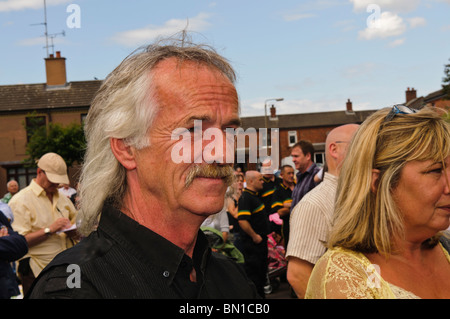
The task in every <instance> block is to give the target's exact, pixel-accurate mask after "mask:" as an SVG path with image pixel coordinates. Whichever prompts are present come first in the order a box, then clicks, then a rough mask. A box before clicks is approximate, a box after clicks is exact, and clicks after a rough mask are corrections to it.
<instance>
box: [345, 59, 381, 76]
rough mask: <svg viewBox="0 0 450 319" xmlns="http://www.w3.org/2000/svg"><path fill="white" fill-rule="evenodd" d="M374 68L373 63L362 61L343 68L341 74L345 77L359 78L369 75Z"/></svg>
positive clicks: (375, 66) (375, 67)
mask: <svg viewBox="0 0 450 319" xmlns="http://www.w3.org/2000/svg"><path fill="white" fill-rule="evenodd" d="M376 69H377V65H376V64H375V63H372V62H363V63H359V64H356V65H352V66H349V67H347V68H345V69H343V70H342V71H341V74H342V76H343V77H344V78H347V79H351V78H359V77H361V76H369V75H370V74H372V72H373V71H374V70H376Z"/></svg>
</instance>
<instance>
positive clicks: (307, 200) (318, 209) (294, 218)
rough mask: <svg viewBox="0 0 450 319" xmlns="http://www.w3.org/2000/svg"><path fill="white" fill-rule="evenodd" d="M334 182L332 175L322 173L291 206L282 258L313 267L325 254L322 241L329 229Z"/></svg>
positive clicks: (332, 208)
mask: <svg viewBox="0 0 450 319" xmlns="http://www.w3.org/2000/svg"><path fill="white" fill-rule="evenodd" d="M337 182H338V178H337V177H336V176H334V175H331V174H330V173H325V176H324V179H323V181H322V182H321V183H320V184H319V185H317V186H316V187H315V188H314V189H312V190H311V191H309V192H308V193H307V194H306V195H305V196H304V197H303V198H302V200H301V201H300V202H299V203H298V204H297V205H296V206H295V207H294V209H293V210H292V213H291V217H290V220H289V224H290V234H289V244H288V247H287V251H286V257H289V256H293V257H297V258H300V259H303V260H306V261H309V262H310V263H312V264H315V263H316V262H317V260H319V258H320V257H321V256H322V255H323V254H324V253H325V251H326V248H325V246H324V242H325V241H326V240H327V236H328V232H329V230H330V228H331V222H332V217H333V212H334V200H335V197H336V187H337Z"/></svg>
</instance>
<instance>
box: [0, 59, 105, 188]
mask: <svg viewBox="0 0 450 319" xmlns="http://www.w3.org/2000/svg"><path fill="white" fill-rule="evenodd" d="M65 60H66V59H65V58H63V57H61V54H60V52H56V56H53V55H50V56H49V57H48V58H46V59H45V69H46V82H45V83H38V84H19V85H2V86H0V149H1V152H0V197H3V194H5V193H6V183H7V182H8V181H9V180H11V179H15V180H17V181H18V182H19V186H20V188H23V187H25V186H27V185H28V184H29V182H30V181H31V179H32V178H34V176H35V172H36V169H35V168H26V167H24V165H23V164H22V161H23V160H24V159H25V158H26V155H25V148H26V144H27V138H28V134H27V129H31V125H47V124H48V123H51V122H54V123H60V124H62V125H67V124H70V123H73V122H76V123H81V122H82V121H83V119H84V117H85V116H86V114H87V112H88V110H89V106H90V103H91V100H92V98H93V96H94V94H95V92H96V91H97V90H98V88H99V87H100V84H101V81H98V80H95V81H80V82H67V78H66V64H65ZM33 112H34V115H36V116H37V121H33V122H32V123H31V121H29V119H30V115H31V114H32V113H33ZM36 122H37V124H36ZM26 128H27V129H26ZM76 174H77V171H76V169H74V168H72V169H70V170H69V177H70V178H71V182H72V184H73V185H74V182H75V178H76V176H75V175H76Z"/></svg>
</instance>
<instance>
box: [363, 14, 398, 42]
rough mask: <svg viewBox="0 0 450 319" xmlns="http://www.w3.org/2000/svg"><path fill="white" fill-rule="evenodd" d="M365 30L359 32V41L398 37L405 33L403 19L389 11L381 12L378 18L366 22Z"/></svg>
mask: <svg viewBox="0 0 450 319" xmlns="http://www.w3.org/2000/svg"><path fill="white" fill-rule="evenodd" d="M367 24H368V26H367V28H366V29H364V30H362V31H359V33H358V36H359V38H360V39H366V40H372V39H376V38H387V37H392V36H398V35H401V34H403V33H404V32H405V31H406V24H405V22H404V21H403V19H402V18H401V17H400V16H398V15H397V14H394V13H392V12H389V11H385V12H382V13H381V14H380V16H379V17H378V18H375V19H373V20H368V21H367Z"/></svg>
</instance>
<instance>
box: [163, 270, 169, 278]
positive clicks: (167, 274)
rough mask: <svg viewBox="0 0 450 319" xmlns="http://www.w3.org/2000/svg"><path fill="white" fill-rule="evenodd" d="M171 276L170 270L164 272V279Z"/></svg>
mask: <svg viewBox="0 0 450 319" xmlns="http://www.w3.org/2000/svg"><path fill="white" fill-rule="evenodd" d="M169 275H170V272H169V271H168V270H166V271H164V272H163V276H164V277H166V278H167V277H169Z"/></svg>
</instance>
